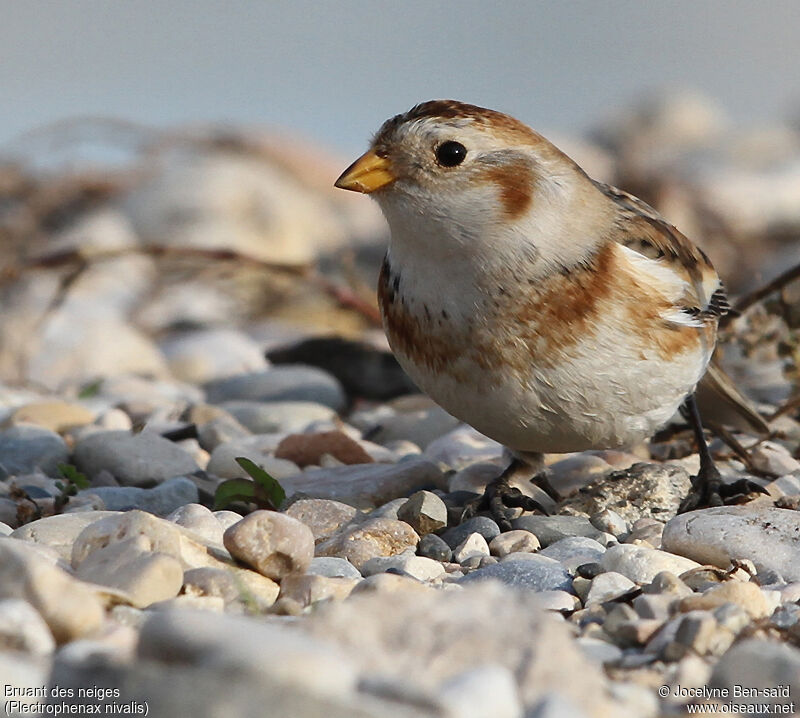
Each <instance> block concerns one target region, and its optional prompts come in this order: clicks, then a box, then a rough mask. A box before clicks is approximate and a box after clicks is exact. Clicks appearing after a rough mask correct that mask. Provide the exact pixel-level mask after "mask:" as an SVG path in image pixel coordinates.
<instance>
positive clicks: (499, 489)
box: [461, 456, 559, 531]
mask: <svg viewBox="0 0 800 718" xmlns="http://www.w3.org/2000/svg"><path fill="white" fill-rule="evenodd" d="M529 466H530V464H528V463H527V462H526V461H524V460H523V459H520V458H518V457H516V456H514V457H513V458H512V459H511V461H510V463H509V464H508V466H507V467H506V468H505V469H504V470H503V472H502V473H501V474H500V476H498V477H497V478H496V479H494V480H492V481H491V482H490V483H489V484H487V485H486V489H485V490H484V492H483V495H482V496H479V497H478V498H476V499H474V500H473V501H470V502H469V503H468V504H467V505H466V506H465V507H464V512H463V513H462V514H461V520H462V521H464V520H466V519H468V518H471V517H472V516H474V515H475V514H477V513H478V512H479V511H484V510H487V509H488V510H489V512H490V513H491V514H492V518H493V519H494V520H495V521H496V522H497V525H498V526H499V527H500V529H501V530H502V531H508V530H509V529H511V521H510V519H509V511H508V509H514V508H521V509H522V510H523V511H534V510H538V511H541V512H542V513H544V514H547V513H549V512H548V510H547V508H546V507H545V506H543V505H542V504H541V503H539V502H538V501H537V500H536V499H534V498H532V497H530V496H526V495H525V494H523V493H522V492H521V491H520V490H519V489H518V488H517V487H516V486H511V483H510V479H511V477H512V476H513V475H514V474H515V473H516V472H517V471H518V470H519V469H522V468H525V467H529ZM543 476H544V472H539V473H537V475H536V476H535V477H534V478H533V479H532V480H531V481H532V482H533V483H535V484H537V485H539V487H540V488H541V489H542V490H543V491H545V492H546V493H547V494H548V495H549V496H551V498H553V499H555V500H556V501H558V500H559V499H558V495H557V494H555V492H554V491H553V488H552V487H551V486H550V484H549V482H547V481H546V479H543V478H542V477H543ZM540 482H543V483H544V485H541V483H540ZM551 492H552V493H551Z"/></svg>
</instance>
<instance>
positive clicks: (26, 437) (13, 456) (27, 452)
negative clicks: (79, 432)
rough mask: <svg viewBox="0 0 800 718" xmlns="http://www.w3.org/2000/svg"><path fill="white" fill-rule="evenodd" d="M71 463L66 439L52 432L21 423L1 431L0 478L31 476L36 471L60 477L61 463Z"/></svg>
mask: <svg viewBox="0 0 800 718" xmlns="http://www.w3.org/2000/svg"><path fill="white" fill-rule="evenodd" d="M68 460H69V450H68V449H67V446H66V444H65V443H64V440H63V439H62V438H61V437H60V436H59V435H58V434H56V433H55V432H53V431H50V430H49V429H45V428H42V427H39V426H35V425H33V424H22V425H20V426H14V427H11V428H10V429H6V430H5V431H0V478H6V477H8V476H16V475H18V474H30V473H33V472H35V471H36V470H37V469H38V470H40V471H42V472H44V473H45V474H48V475H49V476H59V473H58V466H59V464H66V463H67V461H68Z"/></svg>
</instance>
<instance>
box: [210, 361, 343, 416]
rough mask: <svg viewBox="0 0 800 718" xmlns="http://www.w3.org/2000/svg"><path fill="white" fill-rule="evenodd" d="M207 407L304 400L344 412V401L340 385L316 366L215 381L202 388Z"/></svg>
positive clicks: (273, 369) (283, 368) (279, 368)
mask: <svg viewBox="0 0 800 718" xmlns="http://www.w3.org/2000/svg"><path fill="white" fill-rule="evenodd" d="M205 390H206V397H207V400H208V402H209V403H211V404H220V403H222V402H225V401H231V400H236V399H246V400H248V401H263V402H268V401H308V402H314V403H317V404H322V405H324V406H328V407H330V408H331V409H334V410H335V411H341V410H342V409H344V407H345V405H346V402H347V399H346V397H345V394H344V390H343V389H342V385H341V384H340V383H339V382H338V381H337V380H336V379H335V378H334V377H333V376H331V375H330V374H328V373H327V372H325V371H322V370H321V369H317V368H316V367H310V366H301V365H295V366H291V365H283V366H274V367H270V368H269V369H264V370H261V371H255V372H249V373H246V374H237V375H236V376H232V377H228V378H224V379H217V380H215V381H212V382H209V383H208V384H206V385H205Z"/></svg>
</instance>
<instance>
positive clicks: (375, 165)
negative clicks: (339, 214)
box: [333, 151, 395, 194]
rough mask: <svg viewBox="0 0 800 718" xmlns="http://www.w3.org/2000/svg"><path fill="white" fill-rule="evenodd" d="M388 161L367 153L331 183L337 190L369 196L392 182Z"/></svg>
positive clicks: (392, 176) (372, 153)
mask: <svg viewBox="0 0 800 718" xmlns="http://www.w3.org/2000/svg"><path fill="white" fill-rule="evenodd" d="M394 179H395V177H394V175H393V174H392V172H391V167H390V165H389V162H388V160H386V159H385V158H383V157H378V155H376V154H375V153H374V152H372V151H369V152H367V153H365V154H364V155H362V156H361V157H359V158H358V159H357V160H356V161H355V162H353V164H351V165H350V166H349V167H348V168H347V169H346V170H345V171H344V172H342V174H341V175H340V176H339V179H337V180H336V182H334V183H333V186H334V187H336V188H338V189H346V190H350V191H351V192H360V193H361V194H371V193H372V192H375V191H376V190H379V189H381V188H382V187H385V186H386V185H388V184H391V183H392V182H394Z"/></svg>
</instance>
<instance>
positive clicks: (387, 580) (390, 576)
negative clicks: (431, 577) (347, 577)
mask: <svg viewBox="0 0 800 718" xmlns="http://www.w3.org/2000/svg"><path fill="white" fill-rule="evenodd" d="M433 590H434V589H433V588H432V587H431V586H430V585H429V584H426V583H422V581H417V579H415V578H411V576H404V575H403V574H399V573H376V574H374V575H372V576H370V577H369V578H365V579H364V580H363V581H361V582H360V583H359V584H358V585H357V586H356V587H355V588H354V589H353V595H358V594H362V593H382V594H390V595H391V594H419V593H430V592H431V591H433Z"/></svg>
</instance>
